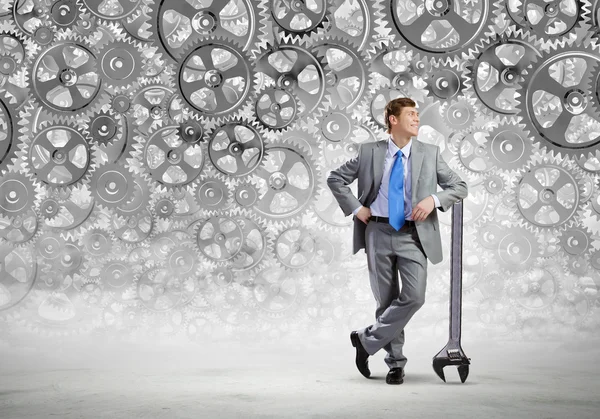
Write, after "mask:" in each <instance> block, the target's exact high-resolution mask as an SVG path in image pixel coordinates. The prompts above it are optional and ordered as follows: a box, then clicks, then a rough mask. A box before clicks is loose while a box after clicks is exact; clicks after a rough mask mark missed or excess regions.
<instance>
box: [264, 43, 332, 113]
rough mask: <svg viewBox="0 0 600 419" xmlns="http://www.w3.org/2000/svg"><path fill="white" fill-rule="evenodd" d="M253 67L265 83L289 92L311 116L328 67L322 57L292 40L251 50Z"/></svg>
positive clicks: (322, 92)
mask: <svg viewBox="0 0 600 419" xmlns="http://www.w3.org/2000/svg"><path fill="white" fill-rule="evenodd" d="M254 63H255V65H254V70H255V71H256V74H257V76H261V77H263V80H264V81H265V84H266V85H268V86H274V87H276V88H280V89H285V90H287V91H290V92H292V93H293V94H294V95H295V97H297V98H298V100H299V102H300V104H301V106H302V107H303V109H304V112H305V113H304V115H302V116H307V115H310V114H311V113H312V112H314V111H315V110H316V109H317V108H318V107H319V106H321V104H322V103H323V101H324V100H325V88H326V80H327V77H328V76H327V75H328V74H329V71H330V70H329V67H328V66H327V64H326V63H325V62H324V58H320V57H316V56H315V55H313V54H312V53H311V52H310V51H309V50H307V49H306V48H303V47H301V46H298V45H295V44H292V43H281V44H277V45H268V44H267V46H265V47H262V48H260V49H259V50H258V51H255V52H254Z"/></svg>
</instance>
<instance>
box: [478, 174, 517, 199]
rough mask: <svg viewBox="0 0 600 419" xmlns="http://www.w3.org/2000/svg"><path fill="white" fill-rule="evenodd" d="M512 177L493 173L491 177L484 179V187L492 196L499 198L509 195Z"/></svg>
mask: <svg viewBox="0 0 600 419" xmlns="http://www.w3.org/2000/svg"><path fill="white" fill-rule="evenodd" d="M510 179H511V177H510V175H508V174H505V173H500V172H492V173H491V174H490V175H489V176H487V177H485V179H483V187H484V188H485V189H486V190H487V191H488V193H489V194H490V195H494V196H498V197H499V198H500V197H501V196H503V195H504V194H506V193H508V190H509V187H510V185H511V180H510Z"/></svg>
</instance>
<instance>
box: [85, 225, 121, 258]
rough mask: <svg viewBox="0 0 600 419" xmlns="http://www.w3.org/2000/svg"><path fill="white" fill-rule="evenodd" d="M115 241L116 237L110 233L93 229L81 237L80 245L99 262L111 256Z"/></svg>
mask: <svg viewBox="0 0 600 419" xmlns="http://www.w3.org/2000/svg"><path fill="white" fill-rule="evenodd" d="M113 241H114V237H113V236H112V233H111V232H110V231H107V230H104V229H101V228H92V229H89V230H87V231H86V232H85V233H84V234H83V235H82V236H81V237H80V239H79V245H80V246H82V248H83V249H84V250H85V251H86V252H87V254H89V255H91V256H92V257H93V259H94V261H95V262H98V261H102V260H104V258H106V257H109V256H110V255H111V252H112V249H113Z"/></svg>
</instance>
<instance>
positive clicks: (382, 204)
mask: <svg viewBox="0 0 600 419" xmlns="http://www.w3.org/2000/svg"><path fill="white" fill-rule="evenodd" d="M411 146H412V139H411V140H409V141H408V144H406V145H405V146H404V147H403V148H402V149H400V150H402V165H403V166H404V219H405V220H412V210H413V208H412V177H411V161H412V159H411V158H410V149H411ZM398 150H399V148H398V146H397V145H396V144H395V143H394V141H393V140H392V137H390V138H388V147H387V152H386V154H385V162H384V164H383V177H382V179H381V187H380V188H379V192H378V193H377V197H376V198H375V200H374V201H373V203H372V204H371V207H370V208H371V215H372V216H379V217H388V216H389V210H388V187H389V184H390V175H391V172H392V166H393V165H394V162H395V160H396V157H395V154H396V152H397V151H398ZM431 196H432V197H433V200H434V202H435V206H436V207H440V200H439V199H438V197H437V196H435V194H432V195H431ZM362 207H363V206H362V205H361V206H359V207H358V208H356V209H355V210H354V211H352V213H353V214H354V215H356V213H357V212H358V211H359V210H360V209H361V208H362Z"/></svg>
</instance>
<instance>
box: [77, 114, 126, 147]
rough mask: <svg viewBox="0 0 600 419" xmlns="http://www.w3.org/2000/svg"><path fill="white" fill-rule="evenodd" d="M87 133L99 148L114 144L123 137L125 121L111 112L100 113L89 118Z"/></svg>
mask: <svg viewBox="0 0 600 419" xmlns="http://www.w3.org/2000/svg"><path fill="white" fill-rule="evenodd" d="M85 133H86V134H87V135H88V136H89V137H90V138H91V139H92V141H93V142H94V143H95V144H98V145H99V146H108V145H111V144H114V142H115V141H117V140H118V139H119V138H121V137H122V135H123V120H122V118H121V116H120V115H118V114H117V115H115V114H114V113H113V112H111V111H100V112H99V113H98V114H96V115H93V116H91V117H89V122H87V123H86V127H85Z"/></svg>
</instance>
